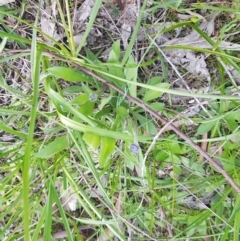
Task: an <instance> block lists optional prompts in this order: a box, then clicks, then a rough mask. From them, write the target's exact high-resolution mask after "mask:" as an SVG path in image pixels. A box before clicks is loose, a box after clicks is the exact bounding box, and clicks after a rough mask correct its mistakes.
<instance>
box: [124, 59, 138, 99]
mask: <svg viewBox="0 0 240 241" xmlns="http://www.w3.org/2000/svg"><path fill="white" fill-rule="evenodd" d="M127 64H128V66H129V67H126V69H125V70H124V74H125V78H126V79H127V80H130V81H132V82H137V78H138V66H137V65H136V64H135V60H134V58H133V56H132V55H130V56H129V59H128V62H127ZM128 86H129V93H130V95H131V96H133V97H135V98H136V96H137V86H136V85H134V84H133V85H132V84H129V85H128Z"/></svg>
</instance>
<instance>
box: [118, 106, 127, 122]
mask: <svg viewBox="0 0 240 241" xmlns="http://www.w3.org/2000/svg"><path fill="white" fill-rule="evenodd" d="M116 112H117V114H118V115H119V117H121V118H123V119H125V118H126V117H128V115H129V114H128V110H127V109H126V108H125V107H123V106H119V107H117V109H116Z"/></svg>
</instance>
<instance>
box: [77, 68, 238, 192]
mask: <svg viewBox="0 0 240 241" xmlns="http://www.w3.org/2000/svg"><path fill="white" fill-rule="evenodd" d="M76 65H77V64H76ZM77 66H78V69H79V70H81V71H83V72H85V73H87V74H89V75H91V76H93V77H95V78H96V79H98V80H99V81H101V82H102V83H103V84H105V85H107V86H108V87H111V88H112V89H114V90H116V91H117V92H119V93H121V94H123V95H125V96H126V98H127V99H128V100H129V101H131V102H132V103H134V104H136V105H138V106H139V107H141V108H143V109H144V110H146V111H147V112H148V113H149V114H151V115H152V116H154V117H155V118H157V119H158V120H160V121H161V122H162V123H163V124H164V125H167V124H168V121H167V120H166V119H165V118H164V117H163V116H161V115H159V114H158V113H157V112H155V111H154V110H152V109H151V108H150V107H148V106H146V105H145V104H144V103H143V102H141V101H140V100H138V99H136V98H134V97H132V96H130V95H128V94H126V93H125V92H124V91H123V90H122V89H120V88H119V87H117V86H116V85H115V84H113V83H111V82H109V81H107V80H106V79H104V78H102V77H100V76H99V75H97V74H96V73H95V72H93V71H92V70H89V69H86V68H84V67H82V66H79V65H77ZM168 126H169V127H170V129H171V130H173V131H174V132H175V133H176V134H177V135H178V136H179V137H180V138H182V139H183V140H185V141H186V142H187V143H188V144H189V145H190V146H192V147H193V148H194V149H195V150H196V151H198V153H199V154H200V155H201V156H203V157H204V158H205V159H206V160H207V161H208V162H209V163H210V164H211V165H212V166H213V167H214V168H215V169H216V170H217V171H218V172H219V173H221V174H222V175H223V176H224V177H225V179H226V180H227V182H228V183H229V184H230V185H231V186H232V187H233V188H234V189H235V190H236V192H237V193H238V194H240V187H239V186H238V185H237V184H236V183H235V182H234V181H233V179H232V178H231V177H230V176H229V175H228V174H227V172H226V171H225V170H224V169H223V168H222V167H221V166H220V165H219V164H218V163H217V162H216V161H214V160H213V158H211V157H210V156H209V155H208V154H207V153H206V152H205V151H203V150H202V148H201V147H199V146H198V145H197V144H196V143H194V142H193V141H192V140H191V139H190V138H189V137H188V136H186V135H185V134H184V133H182V132H181V131H180V130H179V129H178V128H177V127H176V126H175V125H173V124H172V123H170V124H168Z"/></svg>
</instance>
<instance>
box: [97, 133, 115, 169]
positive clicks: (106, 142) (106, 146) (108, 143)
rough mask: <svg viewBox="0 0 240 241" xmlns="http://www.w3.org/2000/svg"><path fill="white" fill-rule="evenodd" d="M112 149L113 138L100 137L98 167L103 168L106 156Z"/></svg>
mask: <svg viewBox="0 0 240 241" xmlns="http://www.w3.org/2000/svg"><path fill="white" fill-rule="evenodd" d="M114 149H115V139H112V138H109V137H102V144H101V149H100V155H99V167H100V168H103V167H104V166H105V165H106V163H107V161H108V158H109V156H110V155H111V154H112V152H113V151H114Z"/></svg>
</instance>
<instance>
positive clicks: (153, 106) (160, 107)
mask: <svg viewBox="0 0 240 241" xmlns="http://www.w3.org/2000/svg"><path fill="white" fill-rule="evenodd" d="M149 106H150V107H151V109H153V110H154V111H157V112H160V111H163V110H164V103H161V102H154V103H151V104H149Z"/></svg>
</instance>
